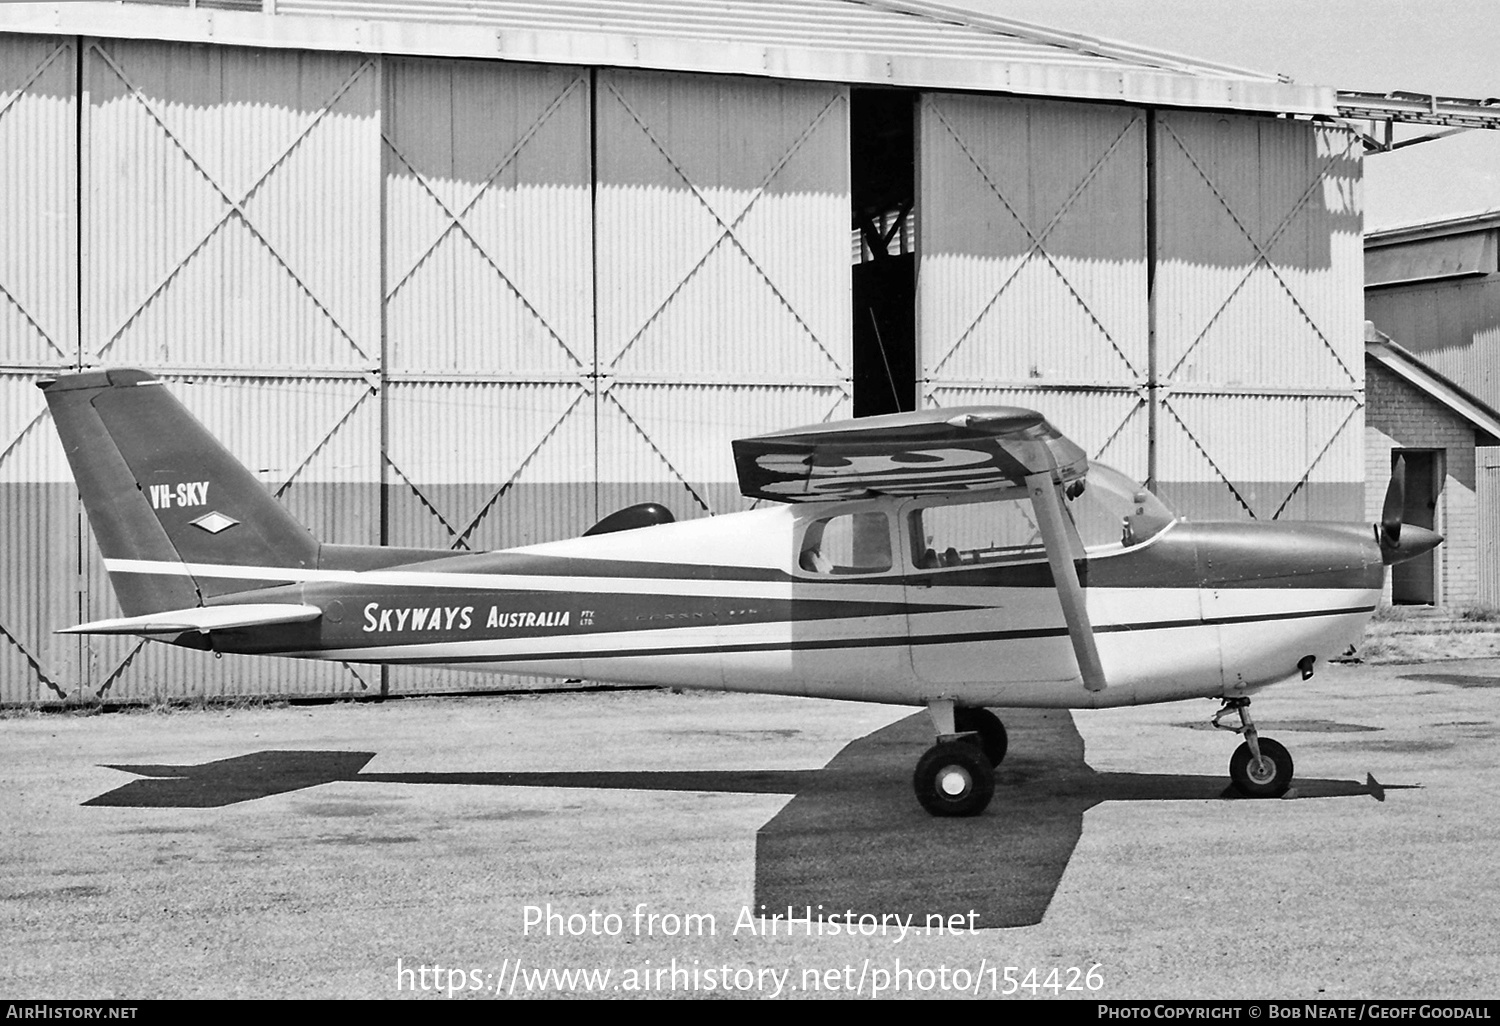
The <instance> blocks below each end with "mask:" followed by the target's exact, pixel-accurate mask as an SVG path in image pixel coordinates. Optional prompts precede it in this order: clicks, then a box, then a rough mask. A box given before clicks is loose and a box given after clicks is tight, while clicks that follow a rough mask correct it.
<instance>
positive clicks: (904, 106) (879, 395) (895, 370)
mask: <svg viewBox="0 0 1500 1026" xmlns="http://www.w3.org/2000/svg"><path fill="white" fill-rule="evenodd" d="M916 100H917V94H916V93H913V92H909V91H906V90H900V89H853V90H850V94H849V169H850V175H849V178H850V182H849V184H850V197H851V207H852V209H851V225H852V227H853V233H854V239H853V253H852V258H853V264H852V267H851V278H852V282H851V284H852V287H851V290H850V291H851V294H852V299H853V304H854V319H853V327H854V331H853V340H854V415H855V416H856V417H874V416H878V415H880V414H884V413H902V412H906V411H908V410H914V409H916V406H917V381H916V375H917V359H916V346H917V316H916V302H917V287H916V281H917V255H916V252H915V239H916V232H915V227H914V221H915V217H916V133H915V124H916Z"/></svg>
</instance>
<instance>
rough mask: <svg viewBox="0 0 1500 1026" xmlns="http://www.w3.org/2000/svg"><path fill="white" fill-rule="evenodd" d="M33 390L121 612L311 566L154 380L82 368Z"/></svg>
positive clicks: (293, 529) (314, 548)
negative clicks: (46, 411)
mask: <svg viewBox="0 0 1500 1026" xmlns="http://www.w3.org/2000/svg"><path fill="white" fill-rule="evenodd" d="M41 388H42V390H43V391H44V393H45V394H46V397H47V405H48V407H49V408H50V409H51V411H52V419H53V421H54V423H55V424H56V425H57V431H58V434H59V436H61V438H62V443H63V450H64V452H65V453H66V454H67V457H68V463H69V465H70V466H71V467H72V469H73V477H74V479H75V480H76V481H77V483H78V492H79V496H80V498H81V499H82V500H83V505H84V509H85V510H87V512H88V517H89V524H90V526H91V527H92V528H93V531H94V537H95V538H96V539H97V541H98V543H99V550H100V553H101V555H102V556H103V557H104V565H105V568H106V569H107V570H108V571H109V575H110V582H111V584H113V585H114V589H115V594H116V595H117V596H118V597H119V600H120V605H121V607H122V609H123V610H124V611H125V613H126V614H127V615H131V616H135V615H141V614H145V613H152V612H158V611H161V610H166V609H184V608H188V607H191V606H197V605H201V604H202V601H203V599H207V598H212V597H214V596H217V595H226V594H231V593H235V592H242V591H246V590H248V589H253V588H262V587H268V586H272V585H276V584H280V583H285V581H286V580H287V579H286V578H278V577H277V576H276V575H275V573H274V568H278V567H285V568H304V567H314V566H316V565H317V560H318V542H317V540H316V539H315V538H314V537H313V536H312V534H311V533H310V532H309V531H308V530H307V528H305V527H303V526H302V525H301V524H300V523H298V522H297V520H296V519H295V518H294V517H293V516H292V515H291V514H290V513H288V512H287V511H286V510H285V509H284V508H283V507H282V506H281V504H280V503H278V502H277V501H276V500H275V499H274V498H272V497H271V495H270V494H269V493H268V492H267V491H266V489H265V487H264V486H263V485H262V484H261V483H260V482H259V481H258V480H256V478H255V475H254V474H252V473H251V472H250V471H249V470H248V469H247V468H246V467H245V466H244V465H243V464H242V463H240V462H239V461H238V460H236V459H235V458H234V457H233V456H232V455H230V453H229V451H228V450H227V449H225V448H224V447H223V446H222V445H221V444H220V443H219V441H218V440H217V439H216V438H214V437H213V435H211V434H210V433H209V432H208V430H207V429H206V428H205V427H204V426H203V425H202V424H200V423H199V422H198V420H197V419H196V418H195V417H193V415H192V414H191V413H189V412H188V411H187V410H186V408H184V407H183V406H182V404H181V403H179V402H178V401H177V400H176V399H175V398H174V397H173V396H172V395H171V393H169V392H168V391H167V390H166V389H165V388H163V387H161V382H160V381H158V380H157V379H156V378H155V377H153V376H152V375H150V374H147V373H146V372H144V371H139V370H101V371H85V372H83V373H80V374H67V375H63V376H60V377H58V378H57V379H56V380H53V381H48V382H43V383H42V384H41ZM268 570H269V571H270V572H269V573H268ZM237 573H238V574H239V576H236V574H237Z"/></svg>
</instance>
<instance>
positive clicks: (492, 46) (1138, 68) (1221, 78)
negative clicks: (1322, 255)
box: [0, 2, 1338, 117]
mask: <svg viewBox="0 0 1500 1026" xmlns="http://www.w3.org/2000/svg"><path fill="white" fill-rule="evenodd" d="M348 6H351V7H356V8H357V7H358V6H359V5H357V4H355V5H348ZM480 6H482V5H472V8H471V9H473V8H478V7H480ZM637 6H638V5H637ZM872 6H873V5H872ZM896 6H898V5H896V4H888V5H886V7H887V8H890V7H896ZM902 6H907V7H916V6H919V5H915V4H907V5H902ZM930 6H936V5H930ZM375 9H377V10H378V9H379V8H378V5H377V6H376V7H375ZM408 10H412V11H419V10H420V9H419V8H408ZM892 16H893V17H895V16H899V14H893V15H892ZM989 31H996V30H995V29H994V27H993V26H991V27H990V29H989ZM0 32H15V33H29V34H42V35H53V36H57V35H77V36H97V37H103V38H109V39H154V40H165V41H173V42H184V43H209V44H219V45H224V46H252V47H267V48H277V49H298V50H328V51H340V52H353V53H381V54H394V55H406V56H435V57H466V58H484V59H491V60H506V61H524V62H529V63H541V64H569V65H584V66H596V67H617V68H649V69H656V70H666V71H687V72H703V73H714V74H728V75H749V76H756V77H765V78H776V79H795V80H803V81H824V82H841V83H848V84H851V85H883V86H900V87H906V88H913V89H941V90H954V91H973V92H981V93H1001V94H1009V95H1024V96H1046V97H1058V98H1066V99H1078V100H1096V101H1109V102H1116V103H1131V104H1141V105H1146V106H1157V107H1186V108H1209V109H1215V110H1241V111H1246V112H1252V111H1253V112H1261V113H1276V114H1294V115H1305V116H1327V117H1332V116H1334V115H1336V114H1337V112H1338V109H1337V105H1336V103H1335V91H1334V90H1333V89H1331V88H1325V87H1321V86H1299V85H1295V84H1292V83H1289V82H1284V81H1280V80H1277V79H1274V78H1270V77H1254V76H1252V75H1250V74H1248V73H1247V74H1246V75H1243V76H1241V75H1237V74H1234V73H1232V69H1222V70H1221V69H1217V68H1210V67H1206V66H1205V67H1204V68H1201V69H1200V68H1195V67H1191V66H1187V70H1183V68H1181V67H1178V68H1174V67H1151V66H1147V65H1145V64H1137V63H1132V62H1131V61H1130V60H1128V59H1127V57H1126V55H1123V54H1121V55H1116V54H1113V53H1111V52H1109V51H1108V50H1107V49H1105V50H1104V52H1103V53H1102V54H1101V53H1095V52H1092V51H1088V50H1087V49H1080V50H1079V51H1078V55H1082V56H1085V57H1099V58H1100V59H1099V60H1097V61H1094V62H1092V63H1090V62H1088V61H1084V62H1078V61H1067V60H1047V59H1041V58H1038V59H1035V60H1025V59H994V60H991V59H986V58H984V57H983V56H978V57H976V55H975V53H974V51H973V50H972V49H968V50H965V51H964V52H962V53H956V52H955V53H944V52H943V51H942V49H941V48H936V49H927V50H922V49H920V48H917V47H912V48H910V49H909V50H903V49H902V48H901V47H900V46H899V45H898V44H892V45H889V46H887V47H885V48H883V49H882V48H874V49H869V48H858V47H847V46H840V47H835V46H817V45H812V44H807V45H799V44H797V43H793V42H787V41H785V40H784V39H781V38H780V37H777V39H776V41H772V42H763V41H758V40H756V39H755V38H754V37H753V36H743V35H742V36H741V37H739V38H699V37H694V36H690V35H688V36H685V35H683V34H681V33H678V32H666V31H660V32H657V33H653V32H651V31H642V32H621V31H586V30H583V29H581V28H579V27H577V26H574V25H569V26H558V27H556V28H552V27H549V26H548V25H547V24H546V23H544V22H543V23H535V22H533V23H528V24H526V25H523V26H521V27H517V28H512V27H508V26H507V25H506V24H505V22H504V21H502V20H492V21H491V22H489V23H462V22H457V21H453V22H449V21H444V22H437V21H422V20H409V19H406V18H402V19H400V20H395V19H390V20H380V19H370V18H362V17H349V16H338V17H333V16H315V15H311V14H302V13H297V14H285V13H283V14H267V13H262V12H243V11H227V10H213V9H206V8H183V7H159V6H153V5H149V4H119V3H100V2H81V3H0ZM1054 35H1056V36H1057V40H1054V41H1047V40H1043V42H1044V43H1045V44H1046V45H1048V46H1051V47H1054V48H1064V49H1065V48H1066V46H1067V42H1068V38H1069V37H1066V36H1065V34H1061V33H1057V34H1054ZM1079 38H1080V39H1081V38H1082V37H1079Z"/></svg>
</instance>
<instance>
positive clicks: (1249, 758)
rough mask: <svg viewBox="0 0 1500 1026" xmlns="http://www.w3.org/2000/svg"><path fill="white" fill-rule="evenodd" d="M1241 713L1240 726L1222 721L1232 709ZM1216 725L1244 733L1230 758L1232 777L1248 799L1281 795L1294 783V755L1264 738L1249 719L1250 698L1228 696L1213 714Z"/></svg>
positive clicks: (1237, 732)
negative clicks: (1243, 737) (1243, 739)
mask: <svg viewBox="0 0 1500 1026" xmlns="http://www.w3.org/2000/svg"><path fill="white" fill-rule="evenodd" d="M1231 711H1233V712H1237V713H1239V714H1240V725H1239V726H1238V727H1236V726H1233V725H1232V724H1226V723H1221V722H1220V720H1222V719H1223V718H1224V716H1226V715H1227V714H1228V713H1229V712H1231ZM1213 725H1214V726H1215V727H1216V728H1218V729H1219V730H1232V731H1234V732H1235V733H1236V734H1243V735H1244V736H1245V742H1244V744H1242V745H1240V746H1239V748H1237V749H1235V752H1234V755H1232V756H1231V757H1230V759H1229V779H1230V780H1231V781H1232V782H1233V784H1234V786H1235V788H1236V789H1237V790H1238V791H1239V792H1240V794H1242V795H1244V796H1245V797H1246V798H1280V797H1281V796H1282V795H1284V794H1286V792H1287V789H1288V788H1290V787H1291V786H1292V756H1291V753H1289V752H1288V751H1287V750H1286V749H1285V748H1284V747H1282V746H1281V745H1280V744H1279V743H1277V742H1275V741H1272V740H1271V739H1270V738H1263V737H1261V736H1260V734H1259V733H1258V732H1257V731H1256V729H1255V721H1254V720H1252V719H1251V718H1250V699H1248V698H1244V697H1240V698H1226V699H1224V706H1223V708H1221V709H1220V710H1219V711H1218V712H1217V713H1215V714H1214V718H1213Z"/></svg>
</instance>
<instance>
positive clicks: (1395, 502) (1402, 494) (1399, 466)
mask: <svg viewBox="0 0 1500 1026" xmlns="http://www.w3.org/2000/svg"><path fill="white" fill-rule="evenodd" d="M1405 510H1406V457H1405V456H1397V457H1396V465H1395V466H1394V467H1392V468H1391V483H1390V484H1389V485H1387V486H1386V489H1385V505H1384V506H1383V507H1381V510H1380V547H1381V548H1382V549H1385V548H1391V549H1394V548H1396V547H1397V546H1399V545H1400V544H1401V517H1402V514H1403V513H1404V512H1405Z"/></svg>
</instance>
